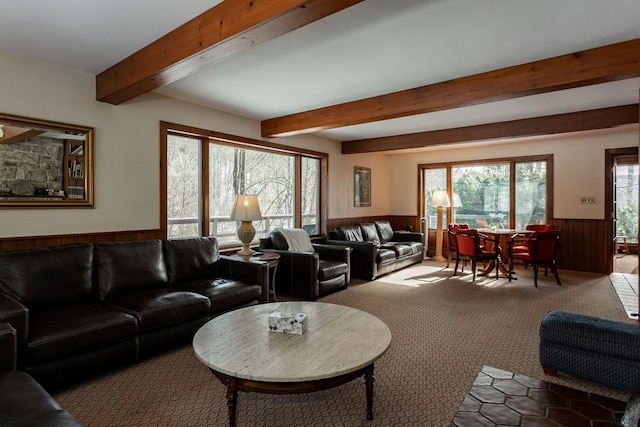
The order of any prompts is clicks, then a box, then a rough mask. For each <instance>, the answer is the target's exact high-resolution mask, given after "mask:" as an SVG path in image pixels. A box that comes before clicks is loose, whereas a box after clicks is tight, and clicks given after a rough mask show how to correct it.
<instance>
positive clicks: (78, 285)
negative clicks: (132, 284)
mask: <svg viewBox="0 0 640 427" xmlns="http://www.w3.org/2000/svg"><path fill="white" fill-rule="evenodd" d="M92 274H93V246H92V245H91V244H90V243H77V244H73V245H64V246H56V247H51V248H36V249H25V250H18V251H8V252H0V287H1V288H2V290H3V291H5V292H6V293H7V294H8V295H9V296H11V297H12V298H14V299H16V300H17V301H18V302H20V303H22V304H24V305H26V306H29V307H32V308H35V307H52V306H58V305H61V304H71V303H76V302H82V301H89V300H92V299H97V295H98V294H97V289H96V286H94V282H93V280H92V277H93V276H92Z"/></svg>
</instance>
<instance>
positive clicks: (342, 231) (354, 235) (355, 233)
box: [337, 225, 364, 242]
mask: <svg viewBox="0 0 640 427" xmlns="http://www.w3.org/2000/svg"><path fill="white" fill-rule="evenodd" d="M337 231H338V237H339V238H340V239H342V240H346V241H347V242H364V238H363V237H362V230H360V227H359V226H357V225H347V226H345V227H340V228H338V229H337Z"/></svg>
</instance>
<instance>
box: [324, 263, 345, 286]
mask: <svg viewBox="0 0 640 427" xmlns="http://www.w3.org/2000/svg"><path fill="white" fill-rule="evenodd" d="M348 272H349V266H348V265H347V263H346V262H342V261H330V260H320V267H319V268H318V280H320V281H323V280H327V279H333V278H334V277H338V276H341V275H343V274H347V273H348Z"/></svg>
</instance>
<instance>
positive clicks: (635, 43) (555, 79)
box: [262, 39, 640, 137]
mask: <svg viewBox="0 0 640 427" xmlns="http://www.w3.org/2000/svg"><path fill="white" fill-rule="evenodd" d="M638 76H640V39H635V40H630V41H625V42H621V43H617V44H612V45H608V46H603V47H598V48H594V49H589V50H585V51H582V52H575V53H570V54H566V55H561V56H556V57H554V58H548V59H543V60H540V61H534V62H530V63H527V64H521V65H516V66H512V67H506V68H502V69H499V70H494V71H488V72H485V73H480V74H475V75H471V76H466V77H461V78H458V79H453V80H448V81H444V82H439V83H434V84H430V85H426V86H421V87H417V88H413V89H407V90H403V91H399V92H393V93H388V94H383V95H378V96H374V97H371V98H366V99H360V100H357V101H351V102H345V103H343V104H338V105H332V106H328V107H323V108H317V109H314V110H309V111H305V112H301V113H295V114H290V115H286V116H281V117H276V118H273V119H268V120H264V121H263V122H262V136H265V137H277V136H292V135H300V134H304V133H310V132H317V131H319V130H327V129H334V128H339V127H344V126H352V125H357V124H363V123H371V122H375V121H380V120H388V119H395V118H399V117H406V116H412V115H416V114H424V113H430V112H434V111H442V110H447V109H451V108H458V107H465V106H470V105H478V104H483V103H487V102H495V101H503V100H506V99H513V98H518V97H522V96H529V95H535V94H540V93H547V92H552V91H556V90H563V89H570V88H575V87H581V86H588V85H593V84H597V83H605V82H611V81H616V80H622V79H629V78H633V77H638Z"/></svg>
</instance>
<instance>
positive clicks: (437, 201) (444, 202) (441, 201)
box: [431, 190, 451, 261]
mask: <svg viewBox="0 0 640 427" xmlns="http://www.w3.org/2000/svg"><path fill="white" fill-rule="evenodd" d="M431 206H437V207H438V221H437V223H438V225H437V227H438V228H437V229H436V255H435V256H434V257H433V258H431V259H432V260H433V261H446V260H447V259H446V258H445V257H443V256H442V214H443V212H444V208H448V207H449V206H451V203H450V202H449V196H448V195H447V192H446V191H442V190H438V191H434V192H433V196H432V197H431Z"/></svg>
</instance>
